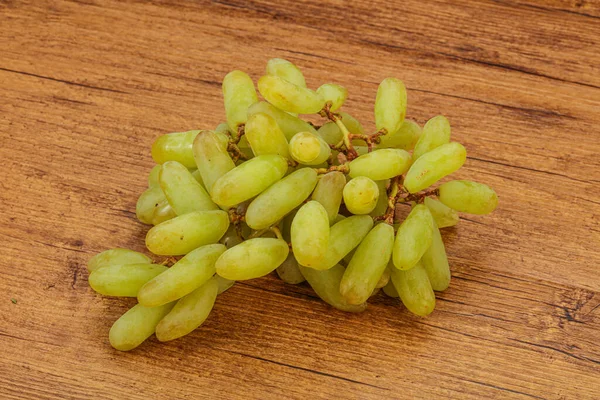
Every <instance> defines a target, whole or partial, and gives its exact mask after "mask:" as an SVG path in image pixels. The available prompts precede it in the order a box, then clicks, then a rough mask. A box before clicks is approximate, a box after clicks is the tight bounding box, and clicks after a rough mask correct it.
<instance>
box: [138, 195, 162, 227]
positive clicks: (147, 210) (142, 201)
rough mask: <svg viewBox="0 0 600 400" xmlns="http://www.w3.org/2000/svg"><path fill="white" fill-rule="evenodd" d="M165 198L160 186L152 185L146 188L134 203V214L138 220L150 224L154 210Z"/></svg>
mask: <svg viewBox="0 0 600 400" xmlns="http://www.w3.org/2000/svg"><path fill="white" fill-rule="evenodd" d="M166 200H167V198H166V197H165V194H164V193H163V191H162V189H161V188H160V186H152V187H150V188H148V189H146V190H145V191H144V192H143V193H142V194H141V195H140V197H139V198H138V200H137V203H136V205H135V215H136V216H137V219H138V220H140V222H143V223H144V224H149V225H150V224H152V218H154V212H155V210H156V209H157V207H159V206H160V205H161V202H163V201H166Z"/></svg>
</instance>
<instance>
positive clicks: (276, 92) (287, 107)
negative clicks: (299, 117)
mask: <svg viewBox="0 0 600 400" xmlns="http://www.w3.org/2000/svg"><path fill="white" fill-rule="evenodd" d="M258 91H259V92H260V94H261V95H262V96H263V97H264V98H265V100H267V101H268V102H269V103H271V104H273V105H274V106H275V107H277V108H279V109H280V110H283V111H289V112H292V113H297V114H315V113H318V112H319V111H321V109H322V108H323V106H324V105H325V99H323V96H321V95H320V94H318V93H317V92H315V91H314V90H310V89H307V88H304V87H301V86H298V85H295V84H293V83H291V82H289V81H286V80H285V79H283V78H280V77H278V76H274V75H265V76H263V77H261V78H260V79H259V80H258Z"/></svg>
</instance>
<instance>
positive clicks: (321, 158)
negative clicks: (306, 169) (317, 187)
mask: <svg viewBox="0 0 600 400" xmlns="http://www.w3.org/2000/svg"><path fill="white" fill-rule="evenodd" d="M289 151H290V155H291V156H292V158H293V159H294V160H296V161H297V162H299V163H300V164H304V165H319V164H321V163H324V162H325V161H327V159H328V158H329V156H330V155H331V148H330V147H329V145H328V144H327V142H325V141H324V140H323V139H321V137H320V136H319V135H317V134H314V133H310V132H298V133H296V134H295V135H294V137H293V138H292V139H291V140H290V144H289Z"/></svg>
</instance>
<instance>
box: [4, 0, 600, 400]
mask: <svg viewBox="0 0 600 400" xmlns="http://www.w3.org/2000/svg"><path fill="white" fill-rule="evenodd" d="M516 1H517V0H515V2H512V0H501V1H479V2H466V1H463V2H449V1H435V2H431V3H429V4H423V3H422V2H417V1H406V2H402V3H401V4H400V3H395V2H375V1H365V2H351V3H352V4H348V3H349V2H341V1H329V2H326V3H323V2H315V1H306V0H305V1H300V2H288V1H284V2H271V1H253V2H239V1H237V0H227V1H226V2H224V1H219V2H198V3H190V2H182V1H176V0H174V1H168V0H158V1H153V2H151V3H148V2H137V1H127V2H117V1H111V0H78V1H76V2H75V1H71V2H69V1H52V2H47V1H41V2H37V1H36V2H33V1H30V2H15V1H2V2H0V26H2V29H1V30H0V54H2V56H1V57H0V99H2V101H0V159H2V160H3V162H4V163H3V170H2V171H3V172H2V175H1V178H0V189H1V190H0V204H1V205H2V207H3V210H4V212H3V213H0V238H2V241H3V244H4V246H3V252H2V257H0V272H1V273H2V279H0V292H1V293H4V295H3V298H2V300H0V354H1V356H0V357H1V359H2V362H0V397H1V398H7V399H13V398H14V399H83V398H98V399H112V398H115V399H116V398H118V399H122V398H128V399H129V398H131V399H137V398H165V397H168V398H173V399H187V398H256V399H266V398H283V397H285V398H294V399H296V398H297V399H304V398H307V397H311V398H323V399H329V398H356V399H365V398H439V397H441V398H473V399H479V398H555V399H596V398H599V397H600V387H599V386H598V376H600V345H599V344H598V343H599V340H598V339H599V338H600V334H599V333H598V332H600V294H598V293H600V279H599V278H598V274H597V268H596V265H598V263H599V262H600V252H598V245H599V244H600V230H599V229H598V226H600V225H599V222H600V203H599V201H598V198H599V197H600V190H599V189H598V183H599V182H600V159H599V158H598V156H597V155H598V153H599V152H600V134H599V131H598V128H597V127H598V124H599V123H600V116H599V115H598V113H597V112H596V110H597V109H598V107H599V106H600V89H598V86H600V81H599V80H598V79H599V78H598V76H599V75H598V73H597V72H599V71H598V65H600V63H599V62H598V61H600V59H599V58H598V57H600V55H599V53H598V52H597V49H598V33H600V26H599V25H598V24H597V23H596V19H594V18H593V15H594V14H593V13H594V10H595V9H594V8H593V7H592V8H588V9H585V12H586V13H589V14H590V15H592V16H585V15H579V14H577V13H576V10H572V9H571V8H569V7H570V6H569V5H568V4H570V3H567V2H562V3H561V2H559V1H558V0H557V1H555V2H547V3H545V4H542V5H541V6H538V5H539V4H541V3H537V2H536V0H518V2H519V4H517V3H516ZM586 4H589V5H593V4H592V2H589V3H586ZM543 8H556V10H545V9H543ZM583 8H585V7H582V9H583ZM590 10H591V11H590ZM567 11H568V12H567ZM571 11H573V12H571ZM406 21H410V23H407V22H406ZM473 21H477V23H476V24H475V23H473ZM24 27H27V29H24ZM273 56H280V57H285V58H288V59H290V60H292V61H294V62H297V63H298V65H300V66H301V67H302V68H303V71H305V74H306V77H307V81H308V82H309V85H311V86H313V87H316V86H318V85H320V84H321V83H323V82H324V80H327V81H329V80H331V81H334V82H336V83H341V84H343V85H345V86H347V87H348V89H349V91H350V96H351V97H350V99H349V100H348V103H347V109H348V110H349V111H350V112H351V113H352V114H353V115H355V116H357V117H358V118H359V119H360V120H361V121H364V123H365V125H366V126H367V127H368V129H373V123H372V105H373V99H374V96H375V92H376V89H377V84H378V82H379V81H380V80H381V79H382V78H384V77H386V76H389V75H394V76H397V77H399V78H401V79H403V80H404V81H405V82H406V83H407V86H408V88H409V115H410V117H411V118H414V119H416V120H417V121H418V122H419V123H421V124H423V123H424V122H425V121H426V120H427V119H428V118H430V117H432V116H434V115H436V114H439V113H443V114H444V115H447V116H448V117H449V118H450V120H451V123H452V126H453V137H454V138H456V140H458V141H461V142H463V143H464V144H465V146H466V147H467V149H468V152H469V159H468V161H467V164H466V166H465V168H463V169H462V170H461V171H460V172H459V173H458V174H456V176H457V177H460V178H470V179H475V180H480V181H482V182H486V183H489V184H490V185H491V186H493V187H494V188H495V189H496V190H497V191H498V193H499V195H500V199H501V203H500V206H499V208H498V210H497V211H496V212H495V213H494V214H492V215H490V216H484V217H478V216H465V218H464V219H463V220H462V221H461V223H460V224H459V226H458V227H456V228H450V229H445V230H444V232H443V235H444V240H445V242H446V246H447V250H448V254H449V257H450V262H451V266H452V271H453V276H454V279H453V281H452V284H451V287H450V289H449V290H448V291H446V292H444V293H443V294H440V295H439V296H438V302H437V303H438V304H437V308H436V311H435V313H434V314H433V315H432V316H431V317H429V318H426V319H422V318H417V317H414V316H411V315H410V314H409V313H408V312H407V311H406V310H405V309H404V308H403V307H402V306H401V305H400V304H399V302H398V301H397V300H395V299H389V298H386V297H384V296H383V295H378V296H377V297H376V298H374V299H373V301H372V302H371V304H370V305H369V308H368V310H367V312H365V313H363V314H361V315H348V314H344V313H341V312H338V311H335V310H333V309H331V308H330V307H328V306H326V305H324V304H323V303H322V302H321V301H319V300H318V299H317V298H316V297H315V295H314V293H313V292H312V291H311V290H310V288H308V287H307V286H306V285H305V284H303V285H298V286H290V285H285V284H283V283H282V282H281V281H279V280H277V279H276V278H275V277H274V276H269V277H265V278H261V279H258V280H253V281H250V282H246V283H238V284H236V285H235V286H234V287H233V288H232V289H230V290H229V291H228V292H226V293H225V294H223V295H222V296H219V298H218V300H217V304H216V306H215V309H214V310H213V312H212V313H211V316H210V318H209V320H208V321H207V322H206V323H205V324H204V326H203V327H202V328H201V329H199V330H197V331H195V332H194V333H192V334H191V335H189V336H188V337H186V338H183V339H181V340H177V341H174V342H172V343H167V344H161V343H158V342H157V341H156V339H154V338H152V339H150V340H149V341H148V342H147V343H145V344H144V345H142V346H141V347H140V348H139V349H137V350H135V351H132V352H130V353H120V352H117V351H115V350H113V349H112V348H111V347H110V345H109V343H108V337H107V334H108V330H109V328H110V326H111V324H112V323H113V321H114V320H116V319H117V318H118V317H119V315H121V314H122V313H123V312H124V311H125V310H126V309H127V308H128V307H130V306H132V305H133V304H134V300H132V299H115V298H107V297H103V296H99V295H97V294H95V293H94V292H93V291H92V290H91V289H90V288H89V286H88V284H87V271H86V269H85V264H86V262H87V260H88V259H89V257H91V256H92V255H93V254H95V253H96V252H98V251H102V250H104V249H107V248H111V247H128V248H132V249H135V250H138V251H145V248H144V242H143V239H144V235H145V232H146V230H147V229H148V228H147V227H145V226H142V225H141V224H140V223H138V222H137V221H136V219H135V214H134V211H135V202H136V199H137V196H138V195H139V193H141V192H142V191H143V190H144V188H145V187H146V174H147V172H148V171H149V170H150V168H151V167H152V165H153V162H152V160H151V158H150V154H149V147H150V145H151V144H152V142H153V140H154V139H155V138H156V137H157V136H158V135H160V134H163V133H166V132H169V131H178V130H184V129H192V128H196V127H202V128H211V127H214V126H216V124H218V123H219V122H221V121H222V120H223V118H224V113H223V110H222V103H221V102H222V100H221V89H220V81H221V79H222V77H223V76H224V75H225V74H226V73H227V72H228V71H230V70H231V69H233V68H242V69H244V70H246V71H247V72H249V73H250V74H251V76H252V77H254V78H258V77H259V76H260V75H261V74H262V73H263V71H264V63H265V61H266V59H268V58H269V57H273ZM158 261H159V260H158ZM11 299H15V300H16V304H14V303H13V302H12V301H11Z"/></svg>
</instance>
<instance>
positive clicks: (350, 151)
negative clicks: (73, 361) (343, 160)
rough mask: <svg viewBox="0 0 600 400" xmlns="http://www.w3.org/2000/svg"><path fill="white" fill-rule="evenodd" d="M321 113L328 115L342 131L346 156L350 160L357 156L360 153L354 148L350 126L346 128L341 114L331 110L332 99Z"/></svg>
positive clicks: (339, 145) (324, 115)
mask: <svg viewBox="0 0 600 400" xmlns="http://www.w3.org/2000/svg"><path fill="white" fill-rule="evenodd" d="M319 114H321V115H322V116H323V117H326V118H328V119H329V120H331V121H333V122H335V124H336V125H337V126H338V128H339V129H340V131H341V132H342V135H344V138H343V145H344V146H345V147H346V151H345V153H346V157H347V158H348V161H352V160H354V159H355V158H356V157H358V153H357V152H356V150H355V149H354V146H352V139H351V138H350V137H351V135H352V134H351V133H350V131H349V130H348V128H346V125H344V123H343V122H342V118H341V117H340V115H339V114H336V113H334V112H332V111H331V102H330V101H328V102H327V103H325V106H324V107H323V109H322V110H321V111H320V112H319ZM341 145H342V144H341V143H340V144H338V145H336V147H341Z"/></svg>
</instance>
